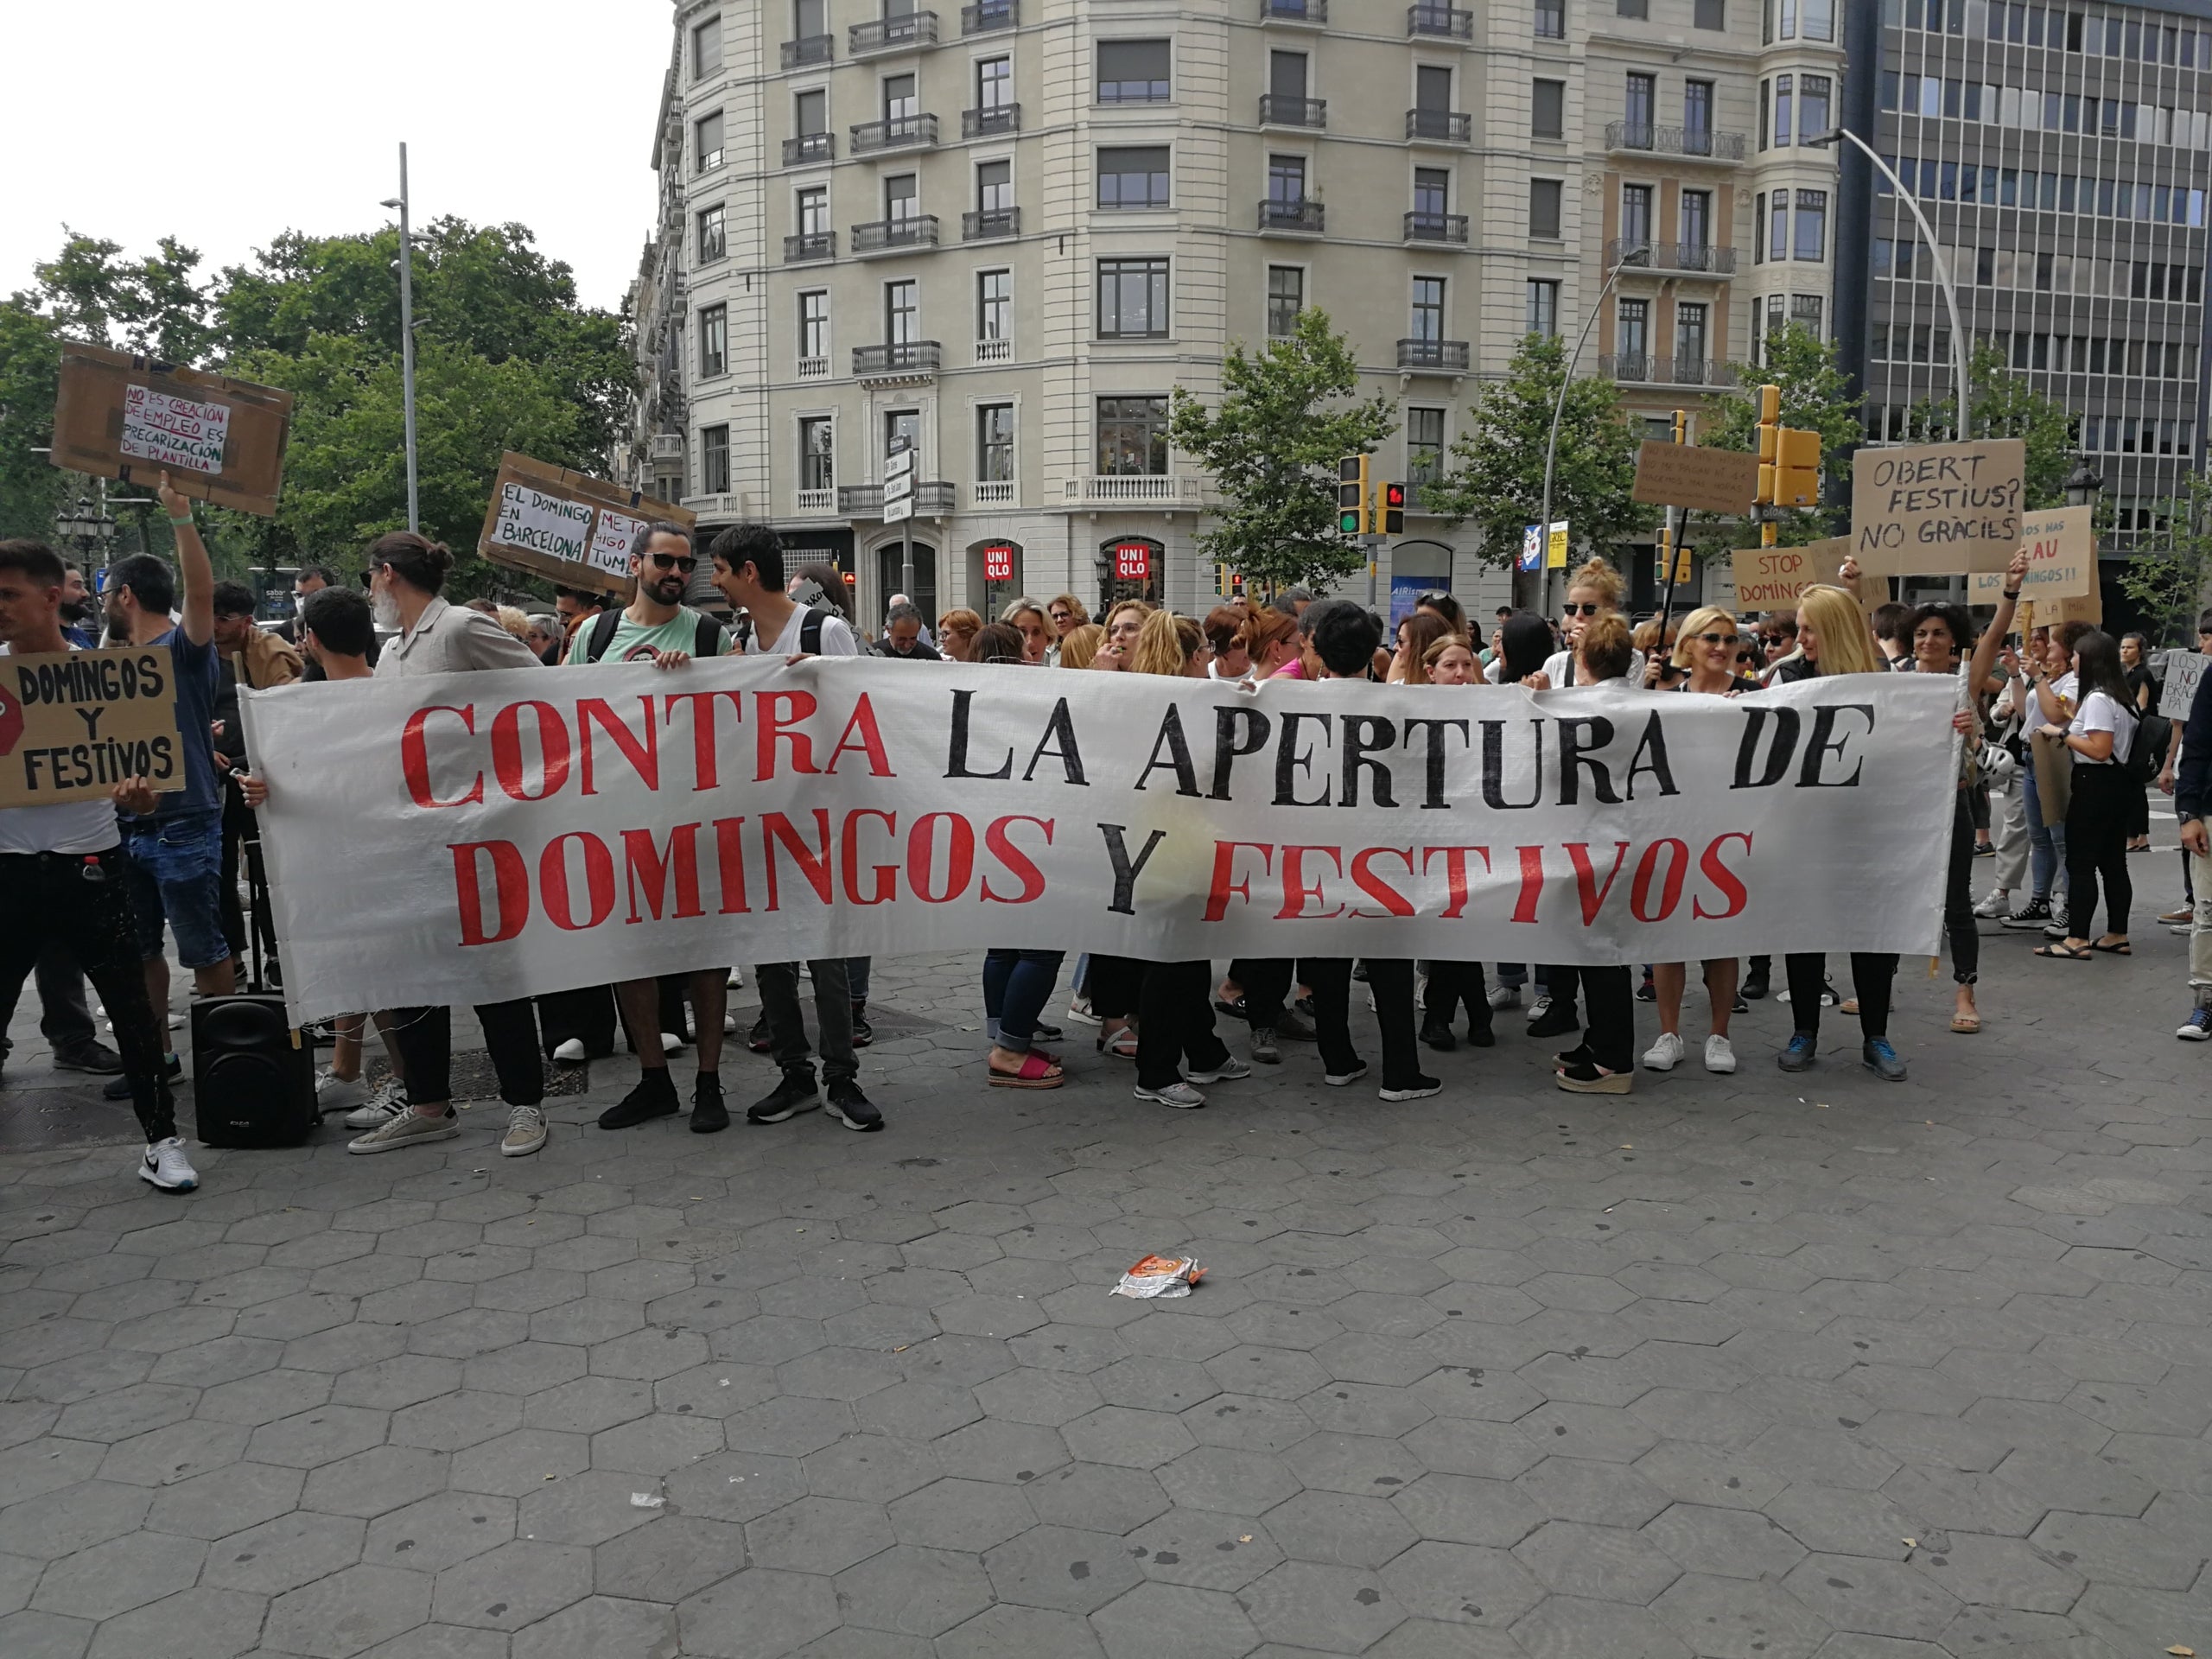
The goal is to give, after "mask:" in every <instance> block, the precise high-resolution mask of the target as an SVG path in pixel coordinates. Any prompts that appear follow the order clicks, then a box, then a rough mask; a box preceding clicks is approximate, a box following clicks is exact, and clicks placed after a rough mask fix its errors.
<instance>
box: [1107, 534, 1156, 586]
mask: <svg viewBox="0 0 2212 1659" xmlns="http://www.w3.org/2000/svg"><path fill="white" fill-rule="evenodd" d="M1151 574H1152V549H1151V548H1149V547H1147V545H1146V544H1145V543H1142V542H1123V543H1121V544H1120V545H1119V546H1117V547H1116V548H1115V550H1114V575H1116V577H1117V578H1118V579H1119V580H1121V581H1122V582H1142V581H1143V580H1144V579H1145V578H1146V577H1147V576H1148V575H1151Z"/></svg>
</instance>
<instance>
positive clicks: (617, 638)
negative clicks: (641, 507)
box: [568, 524, 729, 1135]
mask: <svg viewBox="0 0 2212 1659" xmlns="http://www.w3.org/2000/svg"><path fill="white" fill-rule="evenodd" d="M697 568H698V559H697V556H696V554H694V553H693V551H692V550H691V535H690V531H687V530H685V529H684V528H683V526H682V525H680V524H653V525H652V526H650V527H649V528H648V529H647V530H646V531H645V544H644V545H643V546H642V547H640V548H639V550H638V551H637V552H635V553H632V555H631V556H630V572H631V575H632V576H634V577H635V578H636V580H637V591H636V593H635V594H634V596H633V597H632V599H631V601H630V603H629V604H628V606H626V607H625V608H623V609H622V610H620V611H601V612H600V613H599V614H598V615H597V616H596V617H594V618H593V619H592V620H590V621H588V622H587V623H585V624H584V625H583V626H582V627H580V628H578V629H577V630H576V632H575V633H574V634H573V635H572V636H571V637H570V639H569V656H568V661H569V664H571V665H572V666H573V665H574V664H579V663H601V662H607V663H651V664H653V665H654V666H655V667H657V668H661V669H671V670H673V669H680V668H682V667H683V665H684V664H686V663H689V662H690V660H691V659H692V658H694V657H719V656H721V655H722V654H723V652H725V651H726V650H727V649H728V636H726V635H725V634H724V633H723V632H722V629H721V624H720V623H719V622H717V621H715V619H714V618H712V617H711V616H705V615H702V614H701V613H699V612H697V611H695V610H691V609H690V608H689V607H686V606H685V605H684V604H683V590H684V588H686V587H688V586H689V585H690V581H691V573H692V571H694V570H695V569H697ZM689 978H690V991H691V1014H692V1018H693V1019H694V1020H696V1022H697V1025H698V1028H699V1077H698V1081H697V1082H696V1084H693V1085H692V1090H691V1132H692V1133H693V1134H694V1135H712V1134H714V1133H715V1131H716V1130H717V1129H726V1128H728V1127H729V1109H728V1107H727V1106H725V1105H724V1104H723V1103H722V1080H721V1071H720V1067H721V1052H722V1015H723V1014H724V1013H725V1012H727V1009H728V1002H729V969H728V968H702V969H698V970H697V971H696V972H694V973H692V974H691V975H690V976H689ZM614 998H615V1001H617V1002H618V1003H619V1004H620V1006H621V1009H622V1018H623V1021H624V1023H625V1024H626V1025H627V1026H628V1027H629V1031H630V1046H632V1048H634V1049H636V1050H637V1052H638V1065H639V1078H638V1086H637V1087H636V1088H634V1089H632V1090H630V1092H629V1093H628V1094H626V1095H625V1096H622V1098H621V1099H620V1100H619V1101H617V1102H616V1103H614V1104H613V1105H612V1106H610V1107H608V1108H607V1109H606V1110H605V1111H603V1112H601V1114H600V1115H599V1127H600V1128H602V1129H629V1128H636V1127H637V1126H638V1125H639V1124H640V1123H644V1122H648V1121H649V1120H651V1119H652V1118H656V1117H673V1116H676V1112H677V1097H676V1084H675V1082H674V1081H673V1080H672V1079H671V1077H669V1075H668V1054H667V1051H666V1050H665V1049H664V1047H663V1046H662V1044H661V1037H660V1033H661V1015H660V982H659V981H658V980H656V979H626V980H624V981H622V982H620V984H618V985H616V986H615V988H614Z"/></svg>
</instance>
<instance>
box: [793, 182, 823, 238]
mask: <svg viewBox="0 0 2212 1659" xmlns="http://www.w3.org/2000/svg"><path fill="white" fill-rule="evenodd" d="M798 233H799V234H800V235H801V236H826V235H827V234H829V186H828V185H826V184H810V185H808V186H807V187H806V188H805V189H804V190H802V191H800V192H799V193H798Z"/></svg>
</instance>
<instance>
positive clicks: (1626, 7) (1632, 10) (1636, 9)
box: [1613, 0, 1651, 18]
mask: <svg viewBox="0 0 2212 1659" xmlns="http://www.w3.org/2000/svg"><path fill="white" fill-rule="evenodd" d="M1613 13H1614V15H1615V16H1619V17H1646V18H1648V17H1649V16H1651V0H1613Z"/></svg>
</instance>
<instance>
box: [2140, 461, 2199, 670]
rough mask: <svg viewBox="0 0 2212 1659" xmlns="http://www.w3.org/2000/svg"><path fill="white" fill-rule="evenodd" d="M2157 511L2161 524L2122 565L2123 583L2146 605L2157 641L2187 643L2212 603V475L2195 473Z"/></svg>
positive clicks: (2147, 620) (2145, 615) (2145, 616)
mask: <svg viewBox="0 0 2212 1659" xmlns="http://www.w3.org/2000/svg"><path fill="white" fill-rule="evenodd" d="M2155 517H2156V518H2157V520H2158V530H2157V531H2154V532H2153V533H2152V535H2151V536H2149V537H2146V538H2145V540H2144V541H2142V542H2141V543H2139V545H2138V546H2137V548H2136V550H2135V551H2134V553H2133V556H2130V557H2129V558H2128V560H2127V561H2126V563H2124V564H2122V565H2121V566H2120V573H2119V581H2120V591H2121V592H2122V593H2124V594H2126V595H2127V596H2128V597H2129V598H2130V599H2132V600H2133V601H2135V602H2136V603H2137V604H2138V605H2139V606H2141V607H2142V608H2143V620H2144V622H2145V624H2146V625H2147V626H2148V627H2149V628H2150V629H2151V630H2152V642H2153V643H2154V644H2157V643H2167V644H2186V643H2189V642H2190V639H2191V638H2192V636H2193V634H2194V632H2195V630H2196V618H2197V615H2198V613H2200V612H2201V611H2202V610H2203V608H2204V607H2205V606H2206V605H2207V604H2212V481H2208V480H2206V479H2205V478H2204V477H2203V476H2202V474H2195V473H2192V474H2190V477H2189V480H2188V482H2187V485H2186V486H2185V488H2184V490H2183V493H2182V494H2180V495H2178V496H2176V497H2174V498H2173V499H2171V500H2169V501H2167V502H2166V503H2165V504H2164V510H2163V511H2162V512H2158V513H2157V514H2156V515H2155Z"/></svg>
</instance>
